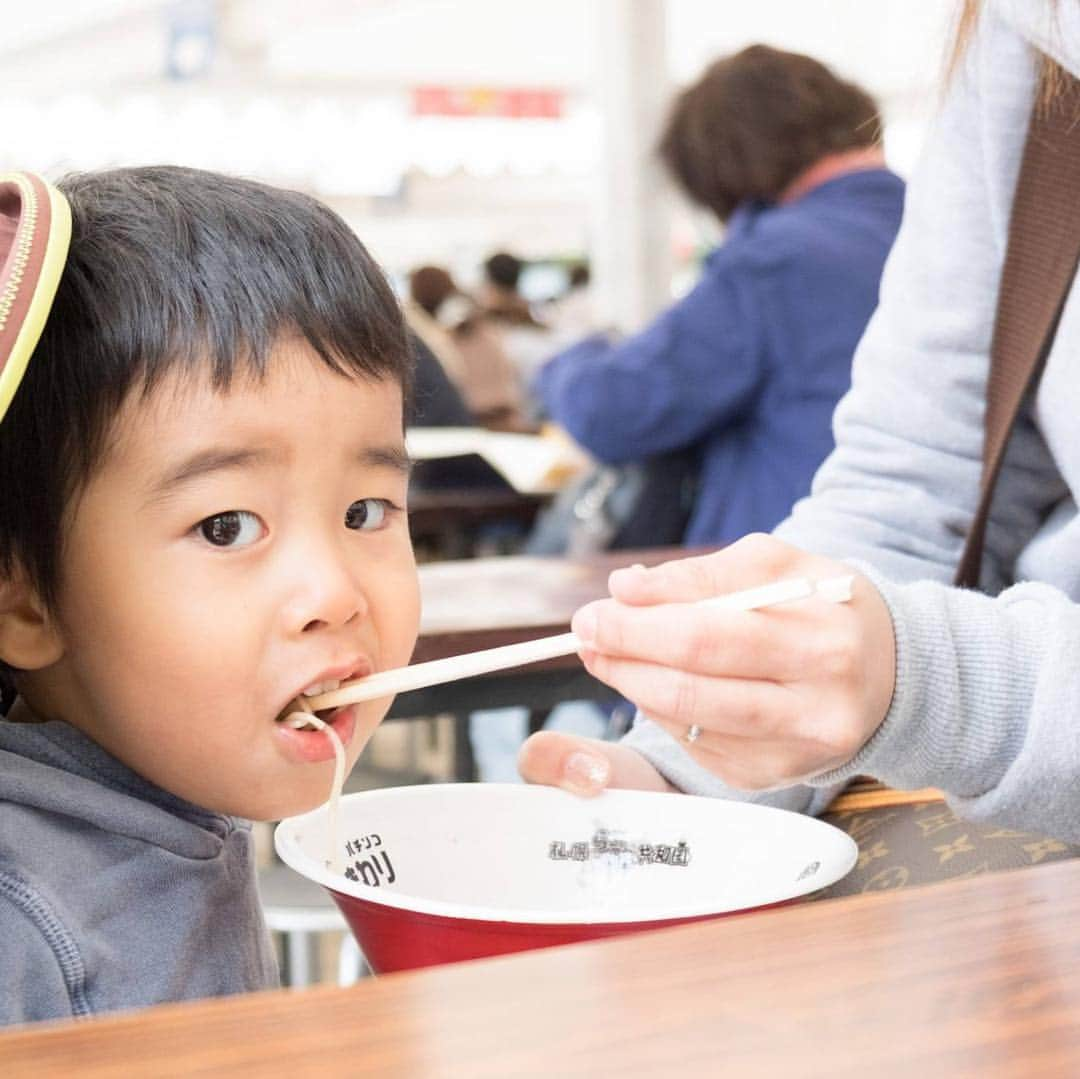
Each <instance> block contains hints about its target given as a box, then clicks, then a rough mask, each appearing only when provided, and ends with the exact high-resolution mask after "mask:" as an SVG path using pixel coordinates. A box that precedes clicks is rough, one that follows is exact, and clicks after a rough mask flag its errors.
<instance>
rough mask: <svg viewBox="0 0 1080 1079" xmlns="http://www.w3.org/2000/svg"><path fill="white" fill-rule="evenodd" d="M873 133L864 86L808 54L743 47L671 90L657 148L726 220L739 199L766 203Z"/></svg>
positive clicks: (871, 140) (689, 190)
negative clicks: (839, 75) (676, 91)
mask: <svg viewBox="0 0 1080 1079" xmlns="http://www.w3.org/2000/svg"><path fill="white" fill-rule="evenodd" d="M880 137H881V132H880V124H879V122H878V107H877V104H876V103H875V101H874V99H873V98H872V97H871V96H870V95H869V94H868V93H866V92H865V91H864V90H862V89H860V88H859V87H858V86H856V85H855V84H854V83H851V82H845V81H844V80H843V79H839V78H837V77H836V76H835V75H834V74H833V73H832V72H831V71H830V70H829V69H828V68H827V67H825V65H824V64H821V63H819V62H818V61H817V60H814V59H812V58H811V57H809V56H803V55H801V54H799V53H793V52H783V51H781V50H780V49H773V48H770V47H768V46H767V45H751V46H750V47H749V48H747V49H743V50H742V51H741V52H738V53H735V54H734V55H733V56H729V57H725V58H724V59H721V60H717V61H716V62H715V63H714V64H712V65H711V66H710V67H709V68H708V69H706V71H705V73H704V75H702V76H701V78H700V79H698V81H697V82H695V83H694V84H693V85H691V86H689V87H687V88H686V89H685V90H684V91H683V92H682V93H681V94H679V96H678V97H677V98H676V99H675V101H674V103H673V104H672V107H671V110H670V112H669V114H668V118H667V122H666V124H665V126H664V130H663V133H662V134H661V137H660V141H659V144H658V147H657V149H658V152H659V155H660V158H661V160H662V161H663V162H664V164H665V165H666V166H667V168H668V169H669V170H670V172H671V174H672V176H674V178H675V180H676V181H677V183H678V184H679V185H680V186H681V187H682V188H683V190H684V191H685V192H686V194H687V195H688V196H689V197H690V198H691V199H692V200H693V201H694V202H697V203H699V204H700V205H702V206H705V207H707V208H708V209H710V210H712V212H713V213H714V214H716V216H717V217H718V218H719V219H720V220H721V221H727V219H728V218H729V217H730V216H731V214H732V212H733V211H734V210H735V208H736V207H737V206H738V205H739V204H740V203H742V202H747V201H758V202H766V203H769V202H775V201H776V199H777V198H778V197H779V195H780V193H781V192H782V191H783V190H784V188H785V187H787V186H788V184H790V183H791V181H792V180H794V179H795V178H796V177H797V176H798V175H799V174H800V173H801V172H803V171H804V170H805V169H806V168H808V167H809V166H810V165H812V164H813V163H814V162H815V161H817V160H819V159H820V158H822V157H824V156H825V155H826V154H831V153H837V152H839V151H843V150H853V149H856V148H859V147H870V146H874V145H876V144H877V143H878V142H879V141H880Z"/></svg>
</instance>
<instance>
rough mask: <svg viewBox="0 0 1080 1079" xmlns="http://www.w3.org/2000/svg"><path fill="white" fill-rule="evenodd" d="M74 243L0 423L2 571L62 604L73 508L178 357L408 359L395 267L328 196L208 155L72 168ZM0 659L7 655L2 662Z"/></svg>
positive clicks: (180, 363) (344, 368) (196, 362)
mask: <svg viewBox="0 0 1080 1079" xmlns="http://www.w3.org/2000/svg"><path fill="white" fill-rule="evenodd" d="M58 186H59V188H60V189H61V190H62V191H63V193H64V194H65V195H66V196H67V198H68V201H69V202H70V204H71V215H72V236H71V249H70V253H69V255H68V259H67V263H66V265H65V268H64V272H63V276H62V278H61V281H60V287H59V289H58V290H57V294H56V300H55V302H54V304H53V307H52V311H51V313H50V315H49V318H48V321H47V322H46V325H45V329H44V332H43V333H42V335H41V340H40V342H39V344H38V346H37V348H36V349H35V350H34V355H33V357H32V359H31V360H30V364H29V366H28V367H27V370H26V374H25V375H24V377H23V381H22V385H21V386H20V387H19V389H18V391H17V393H16V394H15V397H14V399H13V401H12V403H11V407H10V408H9V410H8V413H7V415H6V416H5V417H4V420H3V422H2V423H0V577H3V576H9V575H10V574H12V573H13V572H14V571H15V570H16V569H19V570H21V571H22V572H24V573H25V574H26V575H27V577H28V579H29V582H30V583H31V584H32V585H33V586H34V588H35V590H36V591H37V593H38V595H39V596H40V598H41V599H42V600H43V602H44V603H45V604H46V605H48V606H50V607H53V606H55V603H56V600H57V595H58V588H59V579H58V578H59V565H60V552H61V547H62V543H63V535H64V526H65V523H66V522H65V512H66V507H67V506H68V505H69V504H70V502H71V500H72V498H73V497H74V496H76V495H77V494H78V492H79V491H80V489H81V488H82V487H83V486H84V485H85V483H86V482H87V480H88V479H89V478H90V476H91V475H92V473H93V470H94V468H95V467H96V466H97V464H98V463H99V462H100V460H101V458H102V456H103V453H104V451H105V449H106V447H107V444H108V435H109V431H110V424H111V422H112V419H113V417H114V416H115V415H116V413H117V411H118V409H119V408H120V406H121V404H122V403H123V402H124V400H125V398H126V397H127V396H128V394H129V393H130V392H132V391H137V392H142V393H148V392H150V391H152V390H153V389H154V387H155V386H156V385H158V384H159V383H160V381H161V380H162V378H163V377H164V376H165V374H166V373H167V372H169V371H171V370H173V369H176V368H188V369H191V370H195V369H198V368H200V367H201V368H203V369H205V370H208V372H209V373H210V376H211V378H212V382H213V385H214V386H215V387H217V388H220V389H225V388H227V387H228V386H229V384H230V382H231V380H232V379H233V377H234V376H235V375H237V373H239V372H253V373H254V374H256V375H257V376H261V375H262V373H263V372H264V371H265V369H266V363H267V359H268V356H269V353H270V351H271V349H272V348H273V346H274V345H275V344H276V343H277V342H278V341H280V340H281V339H282V338H283V337H286V336H290V335H295V336H296V337H297V338H298V339H300V340H302V341H305V342H306V343H307V344H308V345H310V346H311V348H312V349H314V351H315V352H316V353H317V354H318V355H319V357H320V358H321V359H322V361H323V362H324V363H325V364H326V365H327V366H328V367H330V368H331V369H333V370H335V371H338V372H340V373H341V374H343V375H356V376H359V377H361V378H367V379H383V378H389V379H393V380H395V381H397V382H399V383H400V384H401V386H402V389H403V391H404V392H405V393H406V396H407V395H408V392H409V388H410V381H411V359H410V351H409V346H408V340H407V337H406V334H405V328H404V323H403V321H402V317H401V313H400V310H399V308H398V305H397V301H396V300H395V298H394V295H393V293H392V292H391V290H390V287H389V285H388V284H387V282H386V279H385V278H384V277H383V274H382V273H381V271H380V270H379V269H378V267H377V266H376V265H375V263H374V262H373V261H372V259H371V257H370V256H369V255H368V253H367V251H366V250H365V249H364V246H363V244H361V243H360V241H359V240H358V239H357V238H356V236H355V235H354V234H353V232H352V231H351V230H350V229H349V227H348V226H347V225H346V224H345V222H344V221H342V220H341V218H339V217H338V216H337V215H336V214H335V213H333V212H332V211H331V210H329V209H328V208H327V207H325V206H323V205H322V204H321V203H319V202H317V201H316V200H314V199H312V198H309V197H308V196H306V195H302V194H299V193H297V192H293V191H283V190H279V189H276V188H272V187H267V186H265V185H263V184H258V183H254V182H251V181H248V180H240V179H234V178H232V177H227V176H221V175H218V174H216V173H211V172H203V171H200V170H197V169H186V168H176V167H166V166H158V167H151V168H131V169H116V170H113V171H108V172H98V173H86V174H80V175H73V176H69V177H67V178H66V179H65V180H63V181H61V182H60V183H59V185H58ZM0 673H2V665H0Z"/></svg>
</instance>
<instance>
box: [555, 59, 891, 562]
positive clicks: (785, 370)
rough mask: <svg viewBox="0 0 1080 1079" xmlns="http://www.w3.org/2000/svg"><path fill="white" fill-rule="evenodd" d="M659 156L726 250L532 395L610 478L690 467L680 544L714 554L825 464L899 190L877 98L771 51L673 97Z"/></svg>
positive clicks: (715, 70) (783, 509) (781, 509)
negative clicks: (613, 470)
mask: <svg viewBox="0 0 1080 1079" xmlns="http://www.w3.org/2000/svg"><path fill="white" fill-rule="evenodd" d="M658 151H659V155H660V158H661V160H662V161H663V163H664V165H665V166H666V167H667V170H668V171H669V172H670V174H671V175H672V177H673V178H674V180H675V181H676V183H677V185H678V186H679V187H681V189H682V190H683V191H684V192H685V194H686V195H687V196H688V197H689V198H690V200H692V201H693V202H694V203H696V204H698V205H700V206H702V207H704V208H706V209H707V210H709V211H710V212H711V213H712V214H714V215H715V216H716V218H717V219H718V220H719V221H720V222H721V223H722V224H723V225H725V226H726V234H725V237H724V240H723V242H722V243H721V244H720V246H719V247H717V248H716V249H715V250H714V251H713V252H712V253H711V254H710V255H709V256H708V257H707V258H706V260H705V263H704V265H703V267H702V271H701V277H700V280H699V281H698V283H697V285H696V286H695V287H694V288H693V289H692V290H691V291H690V292H689V294H688V295H686V296H685V297H684V298H683V299H681V300H679V301H678V302H677V303H675V304H674V305H673V306H671V307H670V308H668V310H666V311H665V312H663V313H662V314H661V315H660V316H659V317H658V318H657V319H656V320H655V321H654V322H653V323H652V324H651V325H649V326H648V327H647V328H646V329H645V330H644V331H643V332H641V333H639V334H637V335H635V336H632V337H629V338H627V339H625V340H622V341H615V340H612V339H610V338H608V337H607V336H605V335H600V334H597V335H594V336H592V337H589V338H587V339H585V340H584V341H582V342H580V343H579V344H577V345H575V346H572V347H571V348H569V349H567V350H566V351H564V352H562V353H560V354H559V355H558V356H556V357H555V358H554V359H552V360H551V361H550V362H548V363H547V364H546V365H545V366H544V367H543V368H542V370H541V371H540V373H539V375H538V377H537V379H536V381H535V384H534V386H533V390H534V392H535V394H536V395H537V397H538V398H539V399H540V400H541V402H542V404H543V407H544V409H545V411H546V413H547V414H548V415H549V416H550V417H551V418H552V419H554V420H555V421H556V422H558V423H559V424H561V425H562V426H563V427H564V428H566V430H567V431H569V432H570V434H571V435H572V436H573V437H574V438H575V439H576V440H577V441H578V442H579V443H581V445H582V446H583V447H585V449H587V450H588V451H589V452H590V453H591V454H592V455H593V456H594V457H596V458H598V459H599V460H600V461H602V462H605V463H609V464H612V463H613V464H619V463H625V462H632V461H640V460H644V459H647V458H651V457H655V456H657V455H662V454H669V453H671V452H673V451H686V450H689V451H692V452H693V453H694V454H695V455H696V458H697V461H698V468H699V476H698V479H699V482H698V486H697V490H698V494H697V497H696V501H695V504H694V507H693V510H692V513H691V516H690V520H689V524H688V526H687V529H686V533H685V536H684V540H685V542H686V543H687V544H690V545H701V544H721V543H726V542H728V541H730V540H733V539H735V538H737V537H739V536H742V535H744V534H745V533H747V532H754V531H762V530H768V529H770V528H772V527H773V526H774V525H775V524H776V523H778V522H779V521H780V520H781V519H783V518H784V517H785V516H786V515H787V513H788V510H789V509H790V507H791V505H792V504H793V503H794V502H795V501H796V500H797V499H799V498H800V497H802V496H803V495H805V494H806V493H808V491H809V488H810V479H811V477H812V476H813V474H814V471H815V470H816V469H817V466H818V465H819V464H820V463H821V461H822V460H823V459H824V458H825V457H826V455H827V454H828V453H829V451H830V450H831V449H832V446H833V440H832V433H831V417H832V412H833V408H834V406H835V405H836V402H837V401H838V400H839V398H840V397H841V396H842V395H843V393H844V392H845V391H846V390H847V388H848V385H849V382H850V368H851V357H852V353H853V352H854V349H855V345H856V343H857V341H858V340H859V338H860V336H861V335H862V332H863V329H864V328H865V326H866V323H867V320H868V319H869V317H870V314H871V312H872V311H873V310H874V307H875V305H876V303H877V297H878V280H879V277H880V274H881V269H882V266H883V264H884V261H885V257H886V255H887V254H888V251H889V248H890V246H891V244H892V242H893V239H894V237H895V235H896V231H897V228H898V226H899V224H900V216H901V212H902V208H903V194H904V185H903V182H902V181H901V180H900V178H899V177H898V176H896V175H895V174H894V173H892V172H891V171H890V170H889V169H887V168H886V167H885V162H884V156H883V153H882V149H881V145H880V125H879V122H878V110H877V106H876V104H875V102H874V100H873V98H871V96H870V95H869V94H868V93H866V92H865V91H864V90H862V89H861V88H860V87H858V86H856V85H855V84H854V83H851V82H848V81H845V80H843V79H840V78H838V77H837V76H836V75H834V74H833V73H832V72H831V71H830V70H829V69H828V68H826V67H825V66H824V65H823V64H821V63H819V62H818V61H817V60H814V59H812V58H811V57H809V56H804V55H801V54H798V53H792V52H785V51H781V50H778V49H774V48H770V47H767V46H764V45H755V46H751V47H749V48H747V49H744V50H742V51H741V52H738V53H736V54H734V55H732V56H728V57H725V58H723V59H720V60H718V61H716V62H715V63H713V64H712V65H711V66H710V67H709V68H708V69H707V70H706V71H705V73H704V74H703V75H702V76H701V78H699V79H698V80H697V81H696V82H695V83H694V84H693V85H691V86H689V87H688V88H687V89H686V90H684V91H683V92H682V93H681V94H679V96H678V97H677V98H676V99H675V102H674V104H673V106H672V108H671V110H670V113H669V115H668V118H667V122H666V125H665V127H664V130H663V133H662V135H661V138H660V141H659V146H658Z"/></svg>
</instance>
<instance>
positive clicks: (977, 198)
mask: <svg viewBox="0 0 1080 1079" xmlns="http://www.w3.org/2000/svg"><path fill="white" fill-rule="evenodd" d="M1036 48H1037V49H1041V50H1044V51H1046V52H1048V53H1049V54H1050V55H1051V56H1053V58H1054V59H1056V60H1057V61H1058V62H1060V63H1061V64H1062V65H1063V66H1064V67H1065V68H1066V69H1068V70H1069V71H1071V72H1072V73H1073V74H1074V75H1078V76H1080V5H1077V4H1075V3H1071V2H1070V3H1059V4H1058V5H1056V15H1052V14H1051V5H1050V4H1048V3H1047V2H1046V0H990V2H989V3H988V4H987V5H986V9H985V11H984V14H983V16H982V19H981V22H980V25H979V28H978V33H977V35H976V37H975V40H974V42H973V45H972V48H971V50H970V51H969V53H968V54H967V57H966V62H965V64H964V66H963V67H962V69H961V70H960V71H959V73H958V74H957V76H956V78H955V80H954V82H953V83H952V85H951V87H950V90H949V93H948V95H947V98H946V100H945V102H944V104H943V106H942V109H941V112H940V114H939V116H938V118H937V122H936V125H935V128H934V130H933V132H932V133H931V135H930V137H929V139H928V143H927V145H926V148H925V150H924V152H923V156H922V160H921V162H920V164H919V167H918V169H917V171H916V175H915V177H914V178H913V180H912V183H911V185H910V186H909V189H908V196H907V204H906V209H905V216H904V222H903V225H902V227H901V231H900V235H899V237H898V239H897V242H896V246H895V248H894V249H893V252H892V254H891V256H890V258H889V262H888V264H887V266H886V270H885V275H884V277H883V280H882V286H881V301H880V306H879V308H878V311H877V313H876V314H875V315H874V317H873V319H872V321H871V323H870V325H869V327H868V329H867V332H866V334H865V336H864V338H863V340H862V342H861V344H860V346H859V348H858V351H857V353H856V357H855V366H854V373H853V384H852V388H851V392H850V393H849V394H848V395H847V396H846V397H845V398H844V399H843V401H842V402H841V403H840V405H839V407H838V409H837V411H836V414H835V418H834V426H835V433H836V442H837V448H836V451H835V452H834V453H833V454H832V456H831V457H830V458H829V459H828V460H827V461H826V462H825V464H824V465H823V466H822V468H821V469H820V471H819V472H818V474H817V477H816V479H815V481H814V485H813V491H812V494H811V495H810V497H809V498H807V499H805V500H803V501H802V502H800V503H799V504H798V505H796V507H795V509H794V511H793V513H792V515H791V517H790V518H789V519H788V520H787V521H785V522H784V523H783V524H782V525H781V526H780V527H779V529H778V530H777V532H778V535H780V536H781V537H782V538H784V539H785V540H787V541H789V542H791V543H794V544H796V545H799V546H802V547H805V548H807V549H809V550H813V551H819V552H821V553H824V554H828V555H831V556H834V557H837V558H841V559H847V560H851V561H854V562H856V563H857V564H859V565H860V567H861V568H864V569H867V570H868V572H869V573H870V576H871V577H872V578H873V579H874V581H875V583H876V584H877V585H878V586H879V588H880V590H881V592H882V594H883V595H884V597H885V600H886V602H887V603H888V605H889V608H890V610H891V612H892V616H893V622H894V626H895V631H896V646H897V657H896V658H897V683H896V692H895V695H894V698H893V701H892V705H891V707H890V709H889V712H888V715H887V716H886V719H885V722H884V723H883V724H882V726H881V727H880V728H879V730H878V731H877V733H876V734H875V735H874V736H873V737H872V738H871V739H870V741H869V742H868V743H867V744H866V745H865V746H864V747H863V749H862V750H861V751H860V752H859V753H858V754H857V756H856V757H855V758H854V759H853V760H852V761H850V762H849V763H848V764H847V765H846V766H845V767H843V768H841V769H838V770H836V771H833V772H830V773H827V774H824V775H822V776H820V777H818V778H817V779H816V780H814V781H813V785H812V786H808V787H794V788H790V789H788V790H785V791H774V792H768V793H764V794H754V795H746V794H741V793H740V792H736V791H732V790H730V789H729V788H726V787H725V786H724V785H723V784H722V783H720V782H719V781H718V780H717V779H716V778H715V777H713V776H711V775H709V774H708V773H706V772H704V771H703V770H702V769H700V768H698V767H697V766H696V765H695V764H694V763H693V762H692V761H691V760H690V758H689V757H688V756H687V755H686V754H685V753H684V752H683V751H682V749H681V748H680V747H679V745H678V743H676V742H675V741H673V740H672V739H671V738H670V737H668V736H667V735H666V734H664V732H663V731H661V730H660V729H659V728H657V727H656V726H654V725H653V724H651V723H649V722H647V721H639V723H638V725H637V726H636V727H635V728H634V730H633V731H631V732H630V734H629V735H628V736H627V739H626V741H627V744H629V745H632V746H634V747H635V748H637V749H638V750H640V751H641V752H642V753H644V754H645V755H646V756H647V757H648V758H649V759H650V760H652V761H653V763H654V764H655V765H656V766H657V767H658V768H659V769H660V770H661V772H663V773H664V774H665V775H666V776H667V777H668V778H669V779H670V780H671V781H672V782H674V783H675V784H676V785H677V786H679V787H680V788H681V789H683V790H686V791H689V792H693V793H697V794H714V795H722V796H725V797H735V798H749V799H752V800H754V801H761V802H765V803H768V804H773V805H782V806H786V807H788V808H793V809H800V810H806V811H809V812H819V811H820V810H821V809H822V808H823V807H824V805H825V804H826V803H827V802H828V800H829V799H830V798H831V796H832V794H833V793H834V791H835V790H836V788H837V784H841V783H842V782H843V781H844V780H846V779H847V778H849V777H851V776H853V775H856V774H860V773H868V774H872V775H875V776H877V777H879V778H880V779H882V780H884V781H886V782H888V783H890V784H892V785H894V786H899V787H906V788H914V787H922V786H937V787H941V788H943V789H944V790H945V791H946V792H947V793H948V794H949V796H950V802H951V804H952V805H953V807H954V809H955V810H956V811H957V812H958V813H959V814H961V815H964V816H967V817H970V818H973V819H981V820H989V821H995V822H999V823H1001V824H1003V825H1007V826H1013V827H1017V828H1023V829H1028V830H1032V831H1038V832H1042V833H1045V834H1048V835H1052V836H1055V837H1057V838H1060V839H1063V840H1068V841H1071V842H1074V843H1075V842H1080V606H1077V603H1076V601H1078V600H1080V517H1078V515H1077V508H1076V492H1077V491H1078V490H1080V363H1078V358H1077V357H1078V355H1080V284H1078V285H1074V287H1073V290H1072V293H1071V296H1070V298H1069V300H1068V302H1067V304H1066V307H1065V310H1064V313H1063V316H1062V319H1061V323H1060V326H1059V329H1058V333H1057V337H1056V341H1055V344H1054V348H1053V351H1052V352H1051V354H1050V357H1049V359H1048V363H1047V367H1046V371H1045V374H1044V377H1043V379H1042V382H1041V385H1040V387H1039V391H1038V393H1037V394H1036V395H1035V396H1034V398H1033V399H1032V400H1031V401H1030V402H1029V405H1028V407H1027V409H1026V411H1025V413H1024V414H1023V415H1022V417H1021V420H1020V422H1019V424H1018V430H1017V432H1016V435H1015V437H1014V438H1013V440H1012V442H1011V443H1010V447H1009V451H1008V454H1007V458H1006V464H1005V467H1004V469H1003V473H1002V476H1001V479H1000V481H999V486H998V490H997V494H996V497H995V501H994V506H993V512H992V515H991V521H990V524H989V527H988V534H987V548H986V558H985V562H984V572H983V582H982V583H983V586H984V588H985V589H986V591H987V592H988V593H989V595H978V594H973V593H965V592H961V591H959V590H957V589H953V588H950V587H948V585H947V582H948V581H949V580H950V579H951V577H952V574H953V572H954V569H955V566H956V564H957V561H958V560H959V555H960V551H961V548H962V546H963V540H964V536H965V534H966V532H967V529H968V526H969V524H970V522H971V519H972V516H973V514H974V510H975V507H976V503H977V498H978V490H979V472H980V464H981V453H982V432H983V409H984V391H985V385H986V377H987V371H988V363H989V359H988V357H989V349H990V336H991V331H992V327H993V321H994V311H995V306H996V300H997V291H998V284H999V276H1000V272H1001V266H1002V260H1003V256H1004V253H1005V243H1006V232H1007V228H1008V221H1009V212H1010V207H1011V204H1012V196H1013V191H1014V189H1015V185H1016V177H1017V173H1018V169H1019V163H1020V157H1021V154H1022V151H1023V143H1024V137H1025V134H1026V129H1027V121H1028V116H1029V114H1030V111H1031V105H1032V101H1033V96H1034V90H1035V84H1036V71H1037V57H1036V54H1035V49H1036ZM1077 137H1078V138H1080V132H1078V134H1077ZM1077 197H1078V199H1080V192H1078V194H1077Z"/></svg>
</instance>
